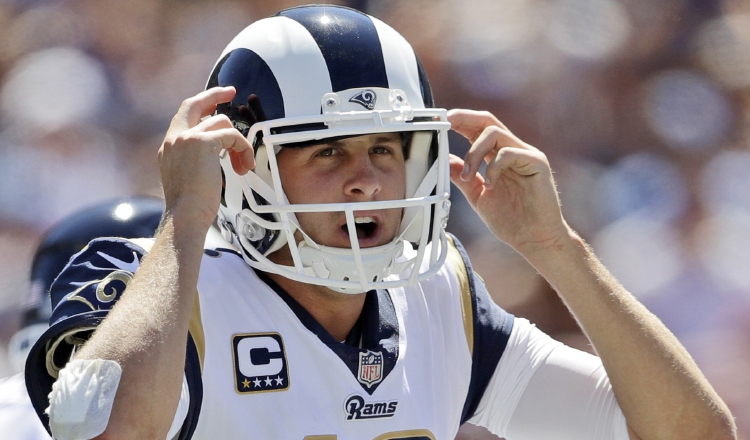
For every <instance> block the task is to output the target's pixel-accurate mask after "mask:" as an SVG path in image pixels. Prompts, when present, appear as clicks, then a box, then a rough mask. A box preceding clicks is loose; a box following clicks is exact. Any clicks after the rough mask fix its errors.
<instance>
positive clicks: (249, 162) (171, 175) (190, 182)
mask: <svg viewBox="0 0 750 440" xmlns="http://www.w3.org/2000/svg"><path fill="white" fill-rule="evenodd" d="M234 95H235V89H234V88H233V87H216V88H213V89H209V90H206V91H204V92H201V93H199V94H197V95H195V96H193V97H192V98H188V99H186V100H185V101H183V103H182V105H181V106H180V109H179V110H178V111H177V113H176V114H175V116H174V117H173V118H172V122H171V124H170V126H169V129H168V130H167V134H166V137H165V138H164V142H163V143H162V145H161V148H160V149H159V168H160V171H161V179H162V185H163V187H164V199H165V202H166V209H167V211H170V212H172V211H174V210H176V209H178V208H180V209H182V208H184V209H185V210H186V211H185V212H187V213H190V214H191V217H192V216H196V217H193V218H195V219H197V221H200V222H201V224H202V225H205V227H206V229H208V226H209V225H210V224H211V222H212V221H213V219H214V217H215V216H216V213H217V212H218V209H219V199H220V196H221V170H220V166H219V152H220V151H221V150H227V152H228V154H229V156H230V159H231V161H232V167H233V168H234V170H235V171H236V172H237V173H239V174H245V173H247V172H248V171H249V170H251V169H253V168H254V167H255V158H254V156H253V148H252V145H251V144H250V142H249V141H248V140H247V139H246V138H245V137H244V136H242V134H241V133H240V132H239V131H237V130H236V129H235V128H234V127H233V126H232V123H231V121H230V120H229V118H227V117H226V116H224V115H214V116H210V115H211V114H213V113H214V111H215V110H216V106H217V105H218V104H221V103H224V102H228V101H230V100H231V99H232V98H234Z"/></svg>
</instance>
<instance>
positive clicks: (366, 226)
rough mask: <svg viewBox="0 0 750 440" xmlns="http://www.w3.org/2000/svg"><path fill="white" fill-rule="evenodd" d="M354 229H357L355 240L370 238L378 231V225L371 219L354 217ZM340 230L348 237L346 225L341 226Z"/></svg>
mask: <svg viewBox="0 0 750 440" xmlns="http://www.w3.org/2000/svg"><path fill="white" fill-rule="evenodd" d="M354 223H355V224H354V227H355V228H356V229H357V239H359V240H361V239H366V238H372V237H373V236H374V235H375V232H376V231H377V229H378V224H377V222H376V221H375V219H374V218H373V217H355V218H354ZM341 229H342V230H343V231H344V232H345V233H346V234H347V236H348V235H349V228H348V227H347V225H346V224H343V225H342V226H341Z"/></svg>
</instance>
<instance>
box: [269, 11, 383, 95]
mask: <svg viewBox="0 0 750 440" xmlns="http://www.w3.org/2000/svg"><path fill="white" fill-rule="evenodd" d="M280 15H282V16H285V17H288V18H291V19H293V20H295V21H297V22H298V23H300V24H301V25H302V26H304V27H305V28H306V29H307V30H308V32H310V35H312V37H313V38H314V39H315V42H316V43H317V44H318V47H319V48H320V51H321V53H322V54H323V58H324V59H325V61H326V64H327V66H328V72H329V74H330V77H331V87H332V89H333V91H334V92H338V91H341V90H347V89H353V88H359V87H383V88H388V75H387V74H386V69H385V61H384V59H383V51H382V48H381V46H380V38H379V37H378V32H377V29H376V28H375V25H374V24H373V22H372V20H371V19H370V18H369V17H368V16H367V15H365V14H363V13H361V12H359V11H355V10H353V9H348V8H330V9H328V8H320V7H317V8H312V7H304V6H302V7H298V8H292V9H287V10H285V11H282V12H280ZM353 41H356V42H357V43H358V44H356V45H352V44H351V43H352V42H353Z"/></svg>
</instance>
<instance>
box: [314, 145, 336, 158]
mask: <svg viewBox="0 0 750 440" xmlns="http://www.w3.org/2000/svg"><path fill="white" fill-rule="evenodd" d="M336 153H337V151H336V149H335V148H331V147H328V148H321V149H320V150H318V152H317V153H315V155H316V156H320V157H331V156H333V155H335V154H336Z"/></svg>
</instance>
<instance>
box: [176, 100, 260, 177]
mask: <svg viewBox="0 0 750 440" xmlns="http://www.w3.org/2000/svg"><path fill="white" fill-rule="evenodd" d="M234 94H235V90H234V88H233V87H215V88H212V89H209V90H206V91H204V92H201V93H199V94H197V95H195V96H193V97H192V98H188V99H186V100H185V101H183V103H182V105H181V106H180V109H179V110H178V111H177V114H176V115H175V116H174V118H173V119H172V124H171V125H170V128H169V132H168V134H167V137H168V138H170V137H171V138H173V139H174V138H175V137H194V138H195V139H196V140H198V141H200V142H202V143H203V144H205V147H204V148H206V149H207V150H211V151H212V153H214V154H218V153H219V152H220V151H222V150H226V151H227V152H228V153H229V158H230V161H231V162H232V168H233V169H234V171H235V172H237V173H238V174H239V175H244V174H245V173H247V172H248V171H250V170H252V169H253V168H255V155H254V154H253V148H252V145H251V144H250V142H249V141H248V140H247V139H246V138H245V137H244V136H242V134H241V133H240V132H239V131H237V130H236V129H235V128H234V126H233V125H232V122H231V121H230V120H229V118H228V117H227V116H226V115H214V116H209V115H211V114H212V113H214V111H215V110H216V106H217V105H218V104H221V103H223V102H227V101H229V100H231V99H232V98H233V97H234Z"/></svg>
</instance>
